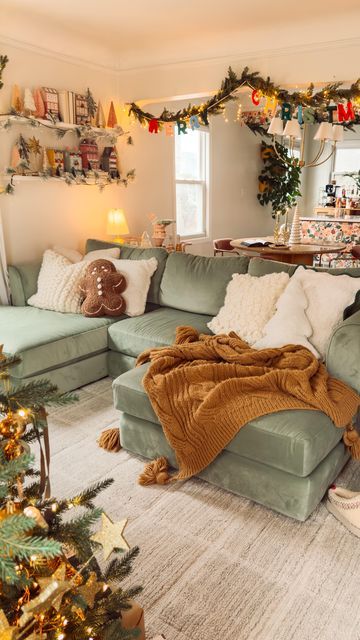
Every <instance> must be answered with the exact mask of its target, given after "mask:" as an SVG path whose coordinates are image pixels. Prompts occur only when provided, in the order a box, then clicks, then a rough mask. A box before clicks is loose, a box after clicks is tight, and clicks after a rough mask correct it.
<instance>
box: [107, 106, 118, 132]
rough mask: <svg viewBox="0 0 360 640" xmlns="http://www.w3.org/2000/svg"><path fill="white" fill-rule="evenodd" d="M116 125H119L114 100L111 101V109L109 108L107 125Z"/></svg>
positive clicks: (111, 126)
mask: <svg viewBox="0 0 360 640" xmlns="http://www.w3.org/2000/svg"><path fill="white" fill-rule="evenodd" d="M115 125H117V117H116V113H115V107H114V103H113V101H111V103H110V110H109V116H108V121H107V126H108V127H109V128H110V129H113V128H114V127H115Z"/></svg>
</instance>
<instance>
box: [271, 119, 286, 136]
mask: <svg viewBox="0 0 360 640" xmlns="http://www.w3.org/2000/svg"><path fill="white" fill-rule="evenodd" d="M268 133H271V134H272V135H273V136H275V135H278V136H282V134H283V121H282V120H281V118H273V119H272V120H271V122H270V126H269V128H268Z"/></svg>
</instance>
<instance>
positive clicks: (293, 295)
mask: <svg viewBox="0 0 360 640" xmlns="http://www.w3.org/2000/svg"><path fill="white" fill-rule="evenodd" d="M307 307H308V299H307V297H306V295H305V292H304V289H303V288H302V286H301V283H300V282H299V281H298V280H296V279H294V276H293V277H292V278H290V282H289V284H288V285H287V287H286V288H285V290H284V291H283V293H282V294H281V296H280V298H279V299H278V301H277V303H276V313H275V315H273V317H272V318H271V319H270V320H269V322H268V323H267V324H266V325H265V327H264V336H263V337H262V338H261V339H260V340H258V341H257V342H255V344H254V345H253V347H254V349H267V348H272V347H284V346H285V345H287V344H300V345H302V346H303V347H306V348H307V349H309V350H310V351H311V352H312V353H313V354H314V355H315V356H316V357H317V358H318V357H319V354H318V352H317V350H316V349H315V347H313V345H312V344H311V342H309V338H310V337H311V334H312V326H311V324H310V322H309V319H308V317H307V315H306V309H307Z"/></svg>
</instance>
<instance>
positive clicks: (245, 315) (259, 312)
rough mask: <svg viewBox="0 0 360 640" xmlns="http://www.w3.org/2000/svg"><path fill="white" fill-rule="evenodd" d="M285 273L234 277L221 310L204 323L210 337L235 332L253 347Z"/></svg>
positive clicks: (272, 310)
mask: <svg viewBox="0 0 360 640" xmlns="http://www.w3.org/2000/svg"><path fill="white" fill-rule="evenodd" d="M288 282H289V275H288V274H287V273H284V272H281V273H269V274H267V275H265V276H260V277H256V276H250V275H249V274H238V273H234V274H233V276H232V279H231V280H230V282H229V284H228V286H227V288H226V296H225V302H224V306H223V307H221V309H220V311H219V313H218V314H217V316H215V318H213V319H212V320H211V321H210V322H208V325H207V326H208V327H209V329H211V331H212V332H213V333H229V332H230V331H235V332H236V333H237V334H238V336H239V337H240V338H242V339H243V340H245V341H246V342H248V343H249V344H250V345H253V344H254V343H255V342H256V341H257V340H260V338H262V336H263V329H264V327H265V325H266V323H267V322H268V321H269V320H270V318H271V317H272V316H273V315H274V313H275V304H276V301H277V299H278V298H279V296H280V295H281V293H282V292H283V290H284V289H285V287H286V285H287V283H288Z"/></svg>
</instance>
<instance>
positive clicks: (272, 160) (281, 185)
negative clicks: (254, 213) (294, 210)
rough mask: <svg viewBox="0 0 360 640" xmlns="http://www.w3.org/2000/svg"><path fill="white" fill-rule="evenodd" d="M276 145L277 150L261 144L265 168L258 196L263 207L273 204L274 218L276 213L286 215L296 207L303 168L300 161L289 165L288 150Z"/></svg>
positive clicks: (264, 143)
mask: <svg viewBox="0 0 360 640" xmlns="http://www.w3.org/2000/svg"><path fill="white" fill-rule="evenodd" d="M275 145H276V150H275V147H274V145H272V144H269V143H267V142H264V141H263V142H262V143H261V159H262V160H263V163H264V167H263V170H262V172H261V174H260V175H259V192H260V193H258V195H257V197H258V200H259V202H260V204H261V205H262V206H263V207H265V206H266V205H268V204H271V208H272V217H273V218H274V217H275V215H276V213H282V214H285V213H286V210H287V209H289V208H291V207H294V206H295V205H296V202H297V199H298V197H299V196H301V193H300V180H301V167H300V165H299V163H298V161H297V160H296V159H295V160H293V161H292V162H291V163H290V164H289V162H288V161H287V160H290V157H289V154H288V151H287V148H286V147H284V146H283V145H281V144H279V143H278V142H275ZM276 151H277V153H276ZM279 156H280V157H279Z"/></svg>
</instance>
